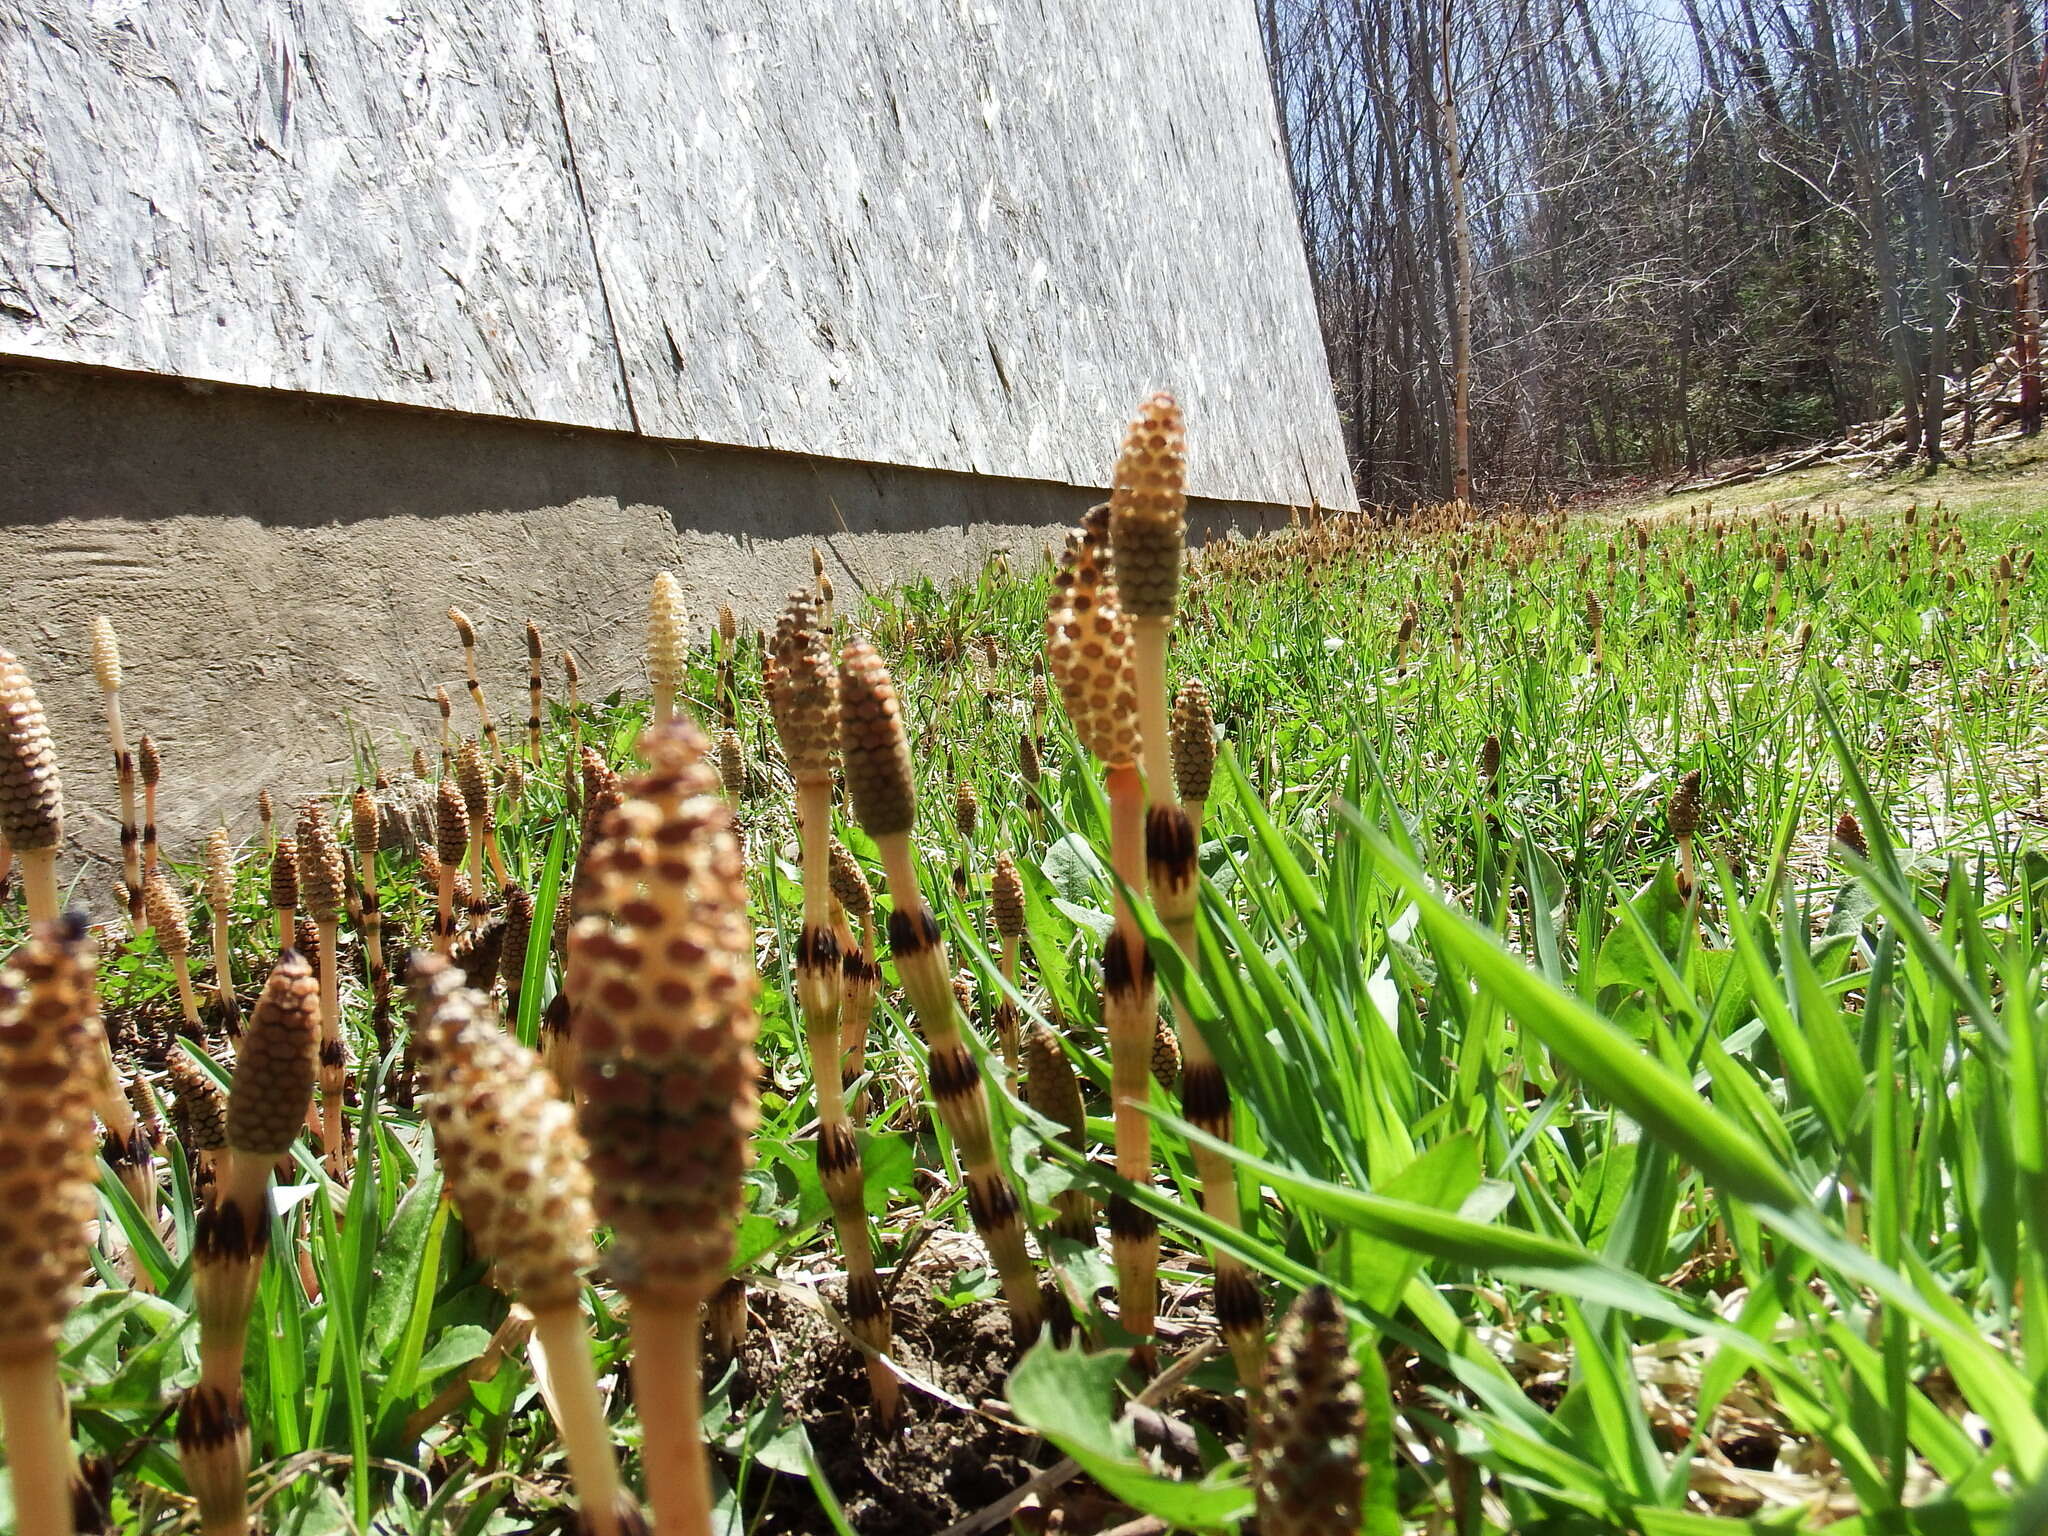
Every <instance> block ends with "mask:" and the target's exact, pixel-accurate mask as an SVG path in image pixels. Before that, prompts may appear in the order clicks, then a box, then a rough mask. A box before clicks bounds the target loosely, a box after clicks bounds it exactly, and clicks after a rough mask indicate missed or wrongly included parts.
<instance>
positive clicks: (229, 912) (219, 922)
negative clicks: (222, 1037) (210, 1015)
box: [206, 827, 242, 1040]
mask: <svg viewBox="0 0 2048 1536" xmlns="http://www.w3.org/2000/svg"><path fill="white" fill-rule="evenodd" d="M234 900H235V854H234V846H233V844H231V843H230V842H229V841H228V829H227V828H226V827H215V828H214V829H213V830H212V831H211V832H209V833H208V834H207V836H206V905H207V910H208V912H209V914H210V915H211V917H212V928H213V990H214V996H215V997H216V998H218V999H219V1002H220V1011H221V1020H222V1026H221V1027H222V1028H223V1029H225V1030H226V1031H227V1035H228V1038H229V1039H230V1040H232V1039H235V1038H237V1037H238V1036H239V1035H240V1034H241V1033H242V1011H241V1009H240V1007H238V1006H237V1004H236V1002H235V969H234V945H233V942H232V934H233V930H232V928H231V927H230V923H231V922H232V917H233V908H234Z"/></svg>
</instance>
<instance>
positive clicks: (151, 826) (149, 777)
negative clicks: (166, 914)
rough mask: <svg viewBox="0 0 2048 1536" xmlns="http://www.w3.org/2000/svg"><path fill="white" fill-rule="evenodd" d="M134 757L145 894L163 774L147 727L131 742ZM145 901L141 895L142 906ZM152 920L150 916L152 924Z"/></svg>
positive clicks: (152, 861) (153, 857)
mask: <svg viewBox="0 0 2048 1536" xmlns="http://www.w3.org/2000/svg"><path fill="white" fill-rule="evenodd" d="M135 757H136V762H137V764H138V765H139V766H140V768H141V771H142V884H143V889H144V894H145V898H146V897H147V892H148V887H149V877H150V874H151V872H152V871H154V870H155V868H156V853H157V849H156V787H157V784H158V783H159V782H160V781H161V780H162V778H163V776H164V760H163V755H162V754H161V753H159V752H158V751H157V749H156V738H155V737H153V736H151V735H150V734H149V732H147V731H144V732H143V733H142V740H141V741H139V742H137V743H136V745H135ZM147 905H148V903H147V900H146V899H145V902H144V906H145V908H146V907H147ZM155 921H156V919H154V918H151V919H150V922H151V923H152V925H153V924H154V923H155Z"/></svg>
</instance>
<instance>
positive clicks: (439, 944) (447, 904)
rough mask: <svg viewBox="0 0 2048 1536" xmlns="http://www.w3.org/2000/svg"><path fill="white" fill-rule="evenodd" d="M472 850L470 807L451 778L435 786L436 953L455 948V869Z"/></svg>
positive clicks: (442, 953)
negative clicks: (436, 864) (437, 866)
mask: <svg viewBox="0 0 2048 1536" xmlns="http://www.w3.org/2000/svg"><path fill="white" fill-rule="evenodd" d="M468 850H469V809H468V807H467V806H466V805H464V803H463V799H462V791H461V790H459V789H457V788H456V787H455V782H454V780H452V779H443V780H441V782H440V783H439V784H437V785H436V786H435V787H434V856H435V858H436V859H437V860H439V864H440V868H439V873H438V878H437V879H436V881H435V896H436V899H437V902H438V906H437V916H436V919H435V924H434V953H435V954H437V955H445V954H447V953H448V952H449V951H451V950H452V949H454V948H455V872H456V870H458V869H459V868H461V866H462V856H463V855H464V854H465V853H466V852H468Z"/></svg>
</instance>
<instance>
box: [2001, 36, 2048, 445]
mask: <svg viewBox="0 0 2048 1536" xmlns="http://www.w3.org/2000/svg"><path fill="white" fill-rule="evenodd" d="M2025 47H2026V44H2025V42H2024V40H2023V37H2022V34H2021V30H2020V8H2019V0H2006V6H2005V51H2006V79H2007V82H2008V84H2007V93H2008V96H2009V98H2010V100H2011V103H2012V106H2011V110H2012V125H2013V127H2012V133H2013V188H2012V317H2013V327H2012V329H2013V356H2014V360H2015V361H2016V362H2017V363H2018V365H2019V386H2020V430H2021V432H2023V433H2024V434H2025V435H2026V436H2028V437H2032V436H2033V435H2034V434H2035V433H2037V432H2039V431H2040V430H2041V308H2040V304H2039V302H2038V300H2037V299H2036V297H2035V294H2034V180H2035V177H2034V162H2035V156H2036V154H2037V153H2038V152H2039V151H2038V142H2037V139H2036V137H2035V130H2034V105H2033V102H2032V101H2031V100H2030V99H2029V98H2028V95H2027V69H2026V59H2025V57H2024V53H2023V50H2024V49H2025ZM2042 67H2043V68H2048V55H2044V57H2043V60H2042Z"/></svg>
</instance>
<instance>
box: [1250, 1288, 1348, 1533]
mask: <svg viewBox="0 0 2048 1536" xmlns="http://www.w3.org/2000/svg"><path fill="white" fill-rule="evenodd" d="M1262 1399H1263V1400H1262V1402H1261V1404H1260V1406H1259V1409H1258V1411H1257V1412H1256V1413H1255V1414H1254V1415H1253V1418H1252V1433H1251V1442H1252V1443H1251V1462H1252V1498H1253V1503H1254V1507H1255V1508H1256V1509H1257V1511H1258V1519H1259V1532H1260V1536H1355V1533H1356V1532H1357V1530H1358V1528H1359V1520H1360V1517H1361V1515H1362V1514H1363V1507H1364V1498H1365V1469H1364V1465H1363V1463H1362V1461H1361V1459H1360V1457H1361V1451H1362V1448H1363V1440H1364V1432H1365V1426H1364V1417H1365V1411H1364V1407H1363V1402H1362V1398H1361V1395H1360V1392H1359V1387H1358V1367H1357V1364H1356V1363H1355V1362H1354V1361H1353V1360H1352V1358H1351V1343H1350V1339H1349V1336H1348V1333H1347V1330H1346V1329H1345V1326H1344V1314H1343V1313H1342V1312H1340V1311H1339V1310H1338V1309H1337V1302H1336V1298H1335V1297H1334V1296H1332V1295H1331V1293H1330V1290H1329V1287H1327V1286H1322V1285H1317V1286H1311V1287H1310V1288H1309V1289H1308V1290H1306V1291H1303V1292H1302V1293H1301V1297H1300V1299H1299V1300H1297V1301H1296V1302H1295V1304H1294V1305H1293V1307H1291V1308H1290V1309H1289V1310H1288V1313H1287V1315H1286V1317H1284V1318H1282V1319H1281V1321H1280V1326H1279V1328H1278V1329H1277V1330H1276V1331H1275V1334H1274V1338H1273V1352H1272V1355H1271V1357H1270V1359H1269V1360H1268V1362H1267V1366H1266V1372H1265V1382H1264V1391H1263V1394H1262Z"/></svg>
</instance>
